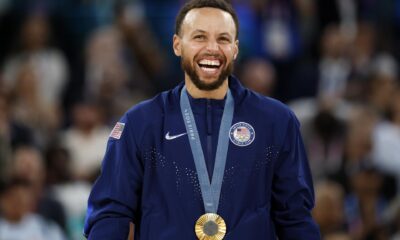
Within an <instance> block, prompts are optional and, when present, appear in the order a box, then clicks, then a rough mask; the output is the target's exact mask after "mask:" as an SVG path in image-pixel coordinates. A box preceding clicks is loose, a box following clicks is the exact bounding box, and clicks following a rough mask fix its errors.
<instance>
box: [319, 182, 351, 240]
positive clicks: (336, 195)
mask: <svg viewBox="0 0 400 240" xmlns="http://www.w3.org/2000/svg"><path fill="white" fill-rule="evenodd" d="M315 201H316V204H315V208H314V209H313V217H314V219H315V221H316V222H317V224H318V225H319V228H320V231H321V235H322V236H323V237H325V236H327V235H329V234H333V233H336V232H340V231H345V230H347V229H346V225H345V215H344V190H343V188H342V187H341V186H340V185H339V184H337V183H335V182H319V183H317V184H316V186H315ZM324 239H325V238H324Z"/></svg>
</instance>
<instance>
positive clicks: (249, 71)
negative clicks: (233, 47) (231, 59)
mask: <svg viewBox="0 0 400 240" xmlns="http://www.w3.org/2000/svg"><path fill="white" fill-rule="evenodd" d="M240 72H241V74H240V77H239V79H240V80H241V81H242V83H243V85H244V86H245V87H248V88H250V89H252V90H253V91H256V92H258V93H260V94H262V95H264V96H272V95H273V93H274V86H275V82H276V79H275V69H274V67H273V66H272V65H271V64H270V63H269V62H268V61H266V60H264V59H262V58H253V59H249V60H247V61H246V62H244V63H243V66H242V68H241V71H240Z"/></svg>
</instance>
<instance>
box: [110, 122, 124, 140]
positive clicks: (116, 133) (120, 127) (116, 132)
mask: <svg viewBox="0 0 400 240" xmlns="http://www.w3.org/2000/svg"><path fill="white" fill-rule="evenodd" d="M124 128H125V123H121V122H117V123H116V124H115V126H114V128H113V130H112V131H111V133H110V137H111V138H115V139H120V138H121V135H122V132H123V131H124Z"/></svg>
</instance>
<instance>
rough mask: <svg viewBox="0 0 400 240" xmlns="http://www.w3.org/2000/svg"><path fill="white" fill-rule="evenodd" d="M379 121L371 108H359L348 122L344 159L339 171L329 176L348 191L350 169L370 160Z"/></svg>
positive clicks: (353, 109)
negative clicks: (373, 137)
mask: <svg viewBox="0 0 400 240" xmlns="http://www.w3.org/2000/svg"><path fill="white" fill-rule="evenodd" d="M377 120H378V115H377V114H376V112H375V111H373V110H371V108H370V107H368V106H357V107H354V108H352V111H351V114H350V115H349V117H348V120H347V121H346V126H347V127H346V135H345V139H344V150H343V159H342V161H341V165H340V168H339V169H338V171H337V172H336V173H333V174H331V175H330V176H329V177H330V178H333V179H335V180H336V181H337V182H339V183H340V184H341V185H342V186H345V189H346V191H349V189H350V187H349V185H348V179H347V178H348V177H349V169H352V168H353V166H357V165H358V164H359V163H360V162H361V161H363V160H365V159H370V154H371V149H372V132H373V129H374V127H375V124H376V123H377Z"/></svg>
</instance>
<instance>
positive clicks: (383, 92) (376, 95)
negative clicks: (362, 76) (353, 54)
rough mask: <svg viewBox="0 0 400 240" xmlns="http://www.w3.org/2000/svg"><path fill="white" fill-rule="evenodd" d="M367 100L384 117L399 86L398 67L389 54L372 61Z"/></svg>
mask: <svg viewBox="0 0 400 240" xmlns="http://www.w3.org/2000/svg"><path fill="white" fill-rule="evenodd" d="M370 68H371V70H370V74H369V78H370V79H369V84H368V87H369V89H368V90H369V91H368V92H367V94H368V95H367V100H368V101H369V104H370V105H371V106H372V107H374V108H375V109H376V111H377V112H378V113H379V114H380V115H381V116H382V117H384V116H385V115H386V114H387V113H388V111H389V107H390V104H391V102H392V96H393V95H394V94H395V90H396V87H398V83H397V80H398V67H397V63H396V60H395V59H394V58H393V57H392V56H391V55H389V54H380V55H378V56H377V57H375V58H374V59H373V60H372V61H371V66H370Z"/></svg>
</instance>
